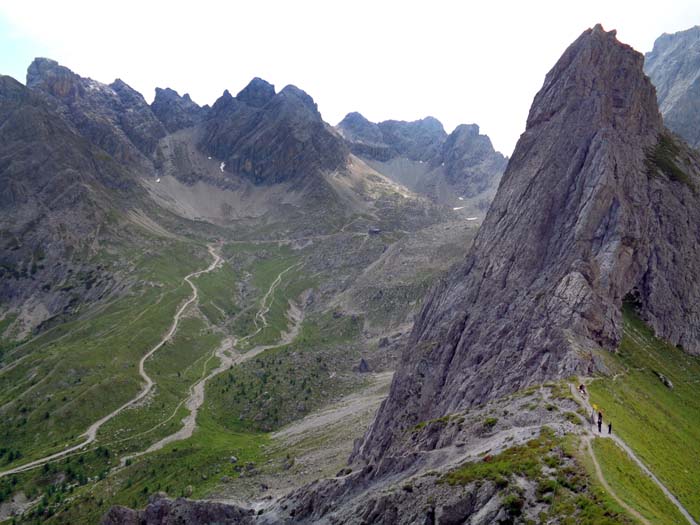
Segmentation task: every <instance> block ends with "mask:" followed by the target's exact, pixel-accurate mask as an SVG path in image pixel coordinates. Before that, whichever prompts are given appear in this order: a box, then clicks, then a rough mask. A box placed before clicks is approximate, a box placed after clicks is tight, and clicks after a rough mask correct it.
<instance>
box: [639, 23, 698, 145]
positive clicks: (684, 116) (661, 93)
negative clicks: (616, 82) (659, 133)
mask: <svg viewBox="0 0 700 525" xmlns="http://www.w3.org/2000/svg"><path fill="white" fill-rule="evenodd" d="M644 69H645V71H646V74H647V75H649V78H650V79H651V81H652V82H653V83H654V86H656V94H657V96H658V99H659V109H660V110H661V114H662V115H663V116H664V122H665V124H666V126H668V128H669V129H671V130H672V131H673V132H675V133H678V134H679V135H680V136H682V137H683V138H684V139H685V140H686V141H687V142H688V144H690V145H691V146H693V147H694V148H696V149H698V148H700V26H695V27H692V28H690V29H688V30H686V31H679V32H678V33H674V34H672V35H669V34H663V35H661V36H660V37H659V38H657V39H656V42H654V49H653V50H652V51H651V52H650V53H647V54H646V57H645V64H644Z"/></svg>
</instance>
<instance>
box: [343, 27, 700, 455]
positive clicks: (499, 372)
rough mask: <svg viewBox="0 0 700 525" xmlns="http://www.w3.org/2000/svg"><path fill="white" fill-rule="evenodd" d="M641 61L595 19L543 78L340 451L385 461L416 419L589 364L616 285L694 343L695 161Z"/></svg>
mask: <svg viewBox="0 0 700 525" xmlns="http://www.w3.org/2000/svg"><path fill="white" fill-rule="evenodd" d="M642 66H643V57H642V55H640V54H639V53H637V52H636V51H634V50H633V49H632V48H630V47H629V46H627V45H624V44H621V43H620V42H618V41H617V39H616V38H615V32H614V31H611V32H605V31H604V30H603V29H602V27H600V26H596V27H595V28H594V29H589V30H587V31H585V32H584V33H583V34H582V35H581V36H580V37H579V38H578V39H577V40H576V41H575V42H574V43H573V44H572V45H571V46H570V47H569V48H568V49H567V50H566V52H565V53H564V55H563V56H562V57H561V59H560V60H559V62H558V63H557V64H556V65H555V67H554V68H553V69H552V70H551V71H550V72H549V74H548V75H547V77H546V79H545V82H544V86H543V87H542V89H541V90H540V92H539V93H538V94H537V96H536V97H535V100H534V102H533V105H532V108H531V110H530V114H529V117H528V120H527V130H526V132H525V133H524V134H523V135H522V137H521V138H520V140H519V142H518V144H517V146H516V149H515V152H514V154H513V157H512V159H511V160H510V163H509V165H508V168H507V170H506V172H505V174H504V176H503V180H502V182H501V185H500V187H499V190H498V193H497V195H496V198H495V200H494V202H493V204H492V206H491V208H490V209H489V211H488V214H487V217H486V220H485V222H484V224H483V226H482V227H481V229H480V230H479V233H478V235H477V237H476V240H475V242H474V244H473V247H472V249H471V250H470V252H469V254H468V256H467V258H466V260H465V262H464V264H463V265H462V266H461V268H459V269H458V270H456V271H455V272H454V273H453V274H452V275H451V276H450V277H449V278H448V279H446V280H444V281H443V282H442V283H440V284H439V285H438V286H437V287H436V288H434V289H433V290H432V291H431V293H430V294H429V295H428V297H427V298H426V300H425V302H424V306H423V309H422V312H421V314H420V316H419V317H418V318H417V320H416V323H415V326H414V330H413V333H412V335H411V338H410V342H409V344H408V347H407V348H405V350H404V353H403V357H402V361H401V363H400V365H399V369H398V371H397V373H396V375H395V377H394V381H393V384H392V387H391V392H390V394H389V397H388V399H387V400H386V401H385V402H384V404H383V405H382V407H381V408H380V410H379V412H378V415H377V418H376V420H375V422H374V423H373V425H372V427H371V428H370V430H369V432H368V433H367V435H366V438H365V440H364V442H363V443H361V444H360V445H359V446H358V447H357V448H356V451H355V454H354V458H353V459H354V460H356V461H361V462H367V463H373V462H377V461H389V460H390V458H391V456H392V455H394V454H397V453H398V454H400V450H401V445H400V439H399V436H401V434H402V432H403V431H404V429H406V428H408V427H409V426H411V425H416V424H417V423H418V422H420V421H426V420H429V419H432V418H436V417H440V416H444V415H445V414H449V413H452V412H455V411H457V410H460V409H462V410H463V409H465V408H468V407H470V406H473V405H475V404H480V403H483V402H485V401H487V400H489V399H493V398H496V397H499V396H501V395H504V394H507V393H510V392H513V391H515V390H517V389H520V388H523V387H525V386H527V385H530V384H534V383H540V382H543V381H545V380H548V379H555V378H562V377H567V376H570V375H572V374H575V373H590V372H592V371H593V370H594V369H595V368H596V359H595V357H594V352H595V351H596V349H598V348H600V347H603V348H606V349H610V350H613V349H615V348H616V346H617V344H618V343H619V341H620V338H621V314H620V310H621V306H622V302H623V299H624V298H625V297H626V296H628V295H633V296H634V297H635V300H636V302H637V304H638V305H639V308H640V312H641V315H642V317H643V318H644V319H645V320H646V321H648V322H649V323H650V325H651V326H652V327H653V328H654V330H655V331H656V333H657V334H659V335H660V336H662V337H665V338H667V339H669V340H670V341H671V342H673V343H675V344H680V345H682V346H683V347H684V348H685V349H687V350H688V351H691V352H694V353H698V352H700V328H699V327H700V324H699V323H698V319H700V288H699V287H698V286H697V282H698V278H699V277H700V265H698V262H697V259H696V257H695V256H694V254H695V253H696V251H697V245H698V240H699V237H700V228H699V227H700V206H699V204H700V203H699V202H698V195H697V187H698V185H700V178H699V177H698V173H700V170H699V169H698V166H699V163H698V159H697V157H694V156H693V155H692V154H691V153H690V152H689V151H687V150H685V149H683V148H682V146H679V145H678V144H677V142H678V141H677V140H676V139H674V138H673V137H672V136H670V135H669V133H668V131H666V130H665V129H664V127H663V124H662V121H661V116H660V114H659V111H658V106H657V102H656V93H655V90H654V87H653V86H652V84H651V82H650V81H649V79H648V78H647V77H646V76H645V75H644V73H643V71H642ZM668 144H670V146H668ZM666 146H668V147H666ZM669 164H670V165H672V166H674V167H675V168H677V170H673V169H669V167H668V165H669ZM669 174H670V176H669ZM679 174H680V175H679Z"/></svg>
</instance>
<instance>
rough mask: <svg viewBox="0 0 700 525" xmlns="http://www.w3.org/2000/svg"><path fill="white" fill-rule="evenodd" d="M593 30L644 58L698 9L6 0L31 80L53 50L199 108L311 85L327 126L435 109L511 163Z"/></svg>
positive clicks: (699, 19)
mask: <svg viewBox="0 0 700 525" xmlns="http://www.w3.org/2000/svg"><path fill="white" fill-rule="evenodd" d="M598 22H600V23H602V24H603V27H604V28H605V29H606V30H610V29H617V31H618V33H617V36H618V39H619V40H621V41H622V42H625V43H627V44H630V45H631V46H632V47H634V48H635V49H637V50H638V51H641V52H647V51H650V50H651V49H652V47H653V43H654V40H655V39H656V38H657V37H658V36H659V35H661V34H662V33H664V32H665V33H673V32H676V31H680V30H684V29H688V28H690V27H692V26H694V25H698V24H700V1H698V0H665V1H664V2H659V1H658V0H654V1H653V2H652V1H647V0H636V1H627V0H624V1H616V0H588V1H586V2H582V1H580V0H579V1H577V2H569V1H565V0H559V1H545V0H541V1H537V0H531V1H499V0H491V1H489V2H483V1H480V2H473V1H467V0H452V1H447V0H422V1H412V0H403V1H393V0H372V1H366V0H353V1H335V0H325V1H311V0H285V1H277V0H264V1H263V0H258V1H254V0H253V1H251V0H248V1H224V0H221V1H213V0H196V1H190V2H179V1H175V0H170V1H160V0H140V1H133V0H119V1H109V2H107V1H101V0H90V1H82V0H80V1H79V0H75V1H73V0H61V1H56V0H50V1H39V0H0V74H6V75H10V76H13V77H15V78H16V79H17V80H20V81H22V82H24V80H25V74H26V69H27V66H28V65H29V63H30V62H31V61H32V59H33V58H34V57H36V56H44V57H49V58H53V59H54V60H57V61H58V62H59V63H61V64H62V65H65V66H67V67H69V68H70V69H72V70H73V71H75V72H76V73H78V74H80V75H82V76H85V77H90V78H93V79H95V80H99V81H101V82H105V83H110V82H112V81H113V80H114V79H115V78H121V79H122V80H124V81H125V82H126V83H127V84H129V85H131V86H132V87H133V88H135V89H137V90H138V91H140V92H141V93H142V94H143V95H144V97H145V98H146V100H148V101H149V102H150V101H151V100H152V99H153V96H154V94H155V93H154V90H155V88H156V87H170V88H173V89H175V90H177V91H178V92H179V93H180V94H184V93H189V94H190V95H191V96H192V98H193V99H194V100H195V101H196V102H198V103H199V104H212V103H213V102H214V101H215V100H216V99H217V98H218V97H219V96H220V95H221V93H223V91H224V89H228V90H229V91H230V92H231V93H232V94H234V95H235V94H236V93H237V92H238V91H240V90H241V89H242V88H243V87H245V85H246V84H247V83H248V82H249V81H250V79H252V78H253V77H256V76H257V77H261V78H264V79H266V80H267V81H269V82H271V83H273V84H275V87H276V88H277V89H278V90H279V89H281V88H282V87H284V86H285V85H287V84H294V85H296V86H297V87H299V88H301V89H303V90H304V91H306V92H307V93H309V94H310V95H311V96H312V97H313V98H314V100H315V101H316V103H317V104H318V107H319V110H320V112H321V114H322V116H323V118H324V119H325V120H326V121H327V122H329V123H331V124H337V123H338V122H339V121H340V120H341V119H342V118H343V117H344V116H345V114H347V113H349V112H351V111H359V112H360V113H362V114H363V115H364V116H365V117H367V118H368V119H369V120H372V121H375V122H378V121H381V120H386V119H397V120H415V119H419V118H423V117H425V116H428V115H431V116H434V117H436V118H438V119H439V120H440V121H441V122H442V123H443V125H444V126H445V129H446V130H447V131H448V132H450V131H451V130H452V129H454V127H455V126H457V125H458V124H461V123H467V124H471V123H476V124H478V125H479V126H480V128H481V132H482V133H485V134H487V135H489V137H491V140H492V141H493V143H494V146H495V147H496V149H498V150H500V151H501V152H503V153H504V154H506V155H510V153H511V152H512V150H513V148H514V146H515V143H516V141H517V139H518V137H519V135H520V134H521V133H522V132H523V131H524V128H525V121H526V118H527V113H528V110H529V108H530V104H531V102H532V99H533V97H534V95H535V94H536V93H537V91H538V90H539V88H540V87H541V86H542V82H543V81H544V76H545V74H546V73H547V71H549V69H551V67H552V66H553V65H554V64H555V62H556V61H557V59H558V58H559V57H560V56H561V54H562V53H563V52H564V50H565V49H566V47H567V46H568V45H569V44H570V43H571V42H573V41H574V40H575V39H576V38H577V37H578V36H579V35H580V34H581V32H582V31H584V30H585V29H586V28H588V27H592V26H593V25H595V24H596V23H598Z"/></svg>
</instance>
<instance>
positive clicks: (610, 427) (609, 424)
mask: <svg viewBox="0 0 700 525" xmlns="http://www.w3.org/2000/svg"><path fill="white" fill-rule="evenodd" d="M608 434H612V423H608Z"/></svg>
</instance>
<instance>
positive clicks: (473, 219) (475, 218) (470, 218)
mask: <svg viewBox="0 0 700 525" xmlns="http://www.w3.org/2000/svg"><path fill="white" fill-rule="evenodd" d="M478 218H479V217H467V220H468V221H475V220H477V219H478Z"/></svg>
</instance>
